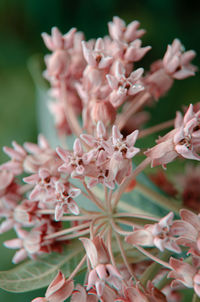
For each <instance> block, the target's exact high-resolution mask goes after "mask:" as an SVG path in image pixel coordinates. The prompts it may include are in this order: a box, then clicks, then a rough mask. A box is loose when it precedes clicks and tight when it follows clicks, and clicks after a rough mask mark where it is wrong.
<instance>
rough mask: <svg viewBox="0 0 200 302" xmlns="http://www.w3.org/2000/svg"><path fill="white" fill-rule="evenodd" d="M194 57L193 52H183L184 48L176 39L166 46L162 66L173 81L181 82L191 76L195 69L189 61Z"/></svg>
mask: <svg viewBox="0 0 200 302" xmlns="http://www.w3.org/2000/svg"><path fill="white" fill-rule="evenodd" d="M195 56H196V53H195V51H194V50H189V51H186V52H185V51H184V47H183V45H182V44H181V42H180V41H179V40H178V39H175V40H174V41H173V43H172V45H168V48H167V51H166V53H165V55H164V58H163V66H164V68H165V70H166V72H167V73H168V74H170V76H172V77H173V78H174V79H178V80H182V79H185V78H188V77H190V76H193V75H194V74H195V70H196V67H195V66H194V65H192V64H190V61H191V60H192V59H193V58H194V57H195Z"/></svg>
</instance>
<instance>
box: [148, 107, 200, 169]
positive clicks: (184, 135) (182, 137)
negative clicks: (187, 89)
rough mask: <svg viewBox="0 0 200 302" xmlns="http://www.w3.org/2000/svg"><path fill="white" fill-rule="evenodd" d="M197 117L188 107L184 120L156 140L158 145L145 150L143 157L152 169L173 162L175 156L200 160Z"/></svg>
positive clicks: (199, 132) (197, 114) (199, 135)
mask: <svg viewBox="0 0 200 302" xmlns="http://www.w3.org/2000/svg"><path fill="white" fill-rule="evenodd" d="M199 115H200V111H198V112H197V113H194V112H193V106H192V104H191V105H190V106H189V108H188V110H187V112H186V113H185V116H184V118H183V119H182V120H181V119H180V118H179V122H178V123H176V126H177V127H176V128H175V129H174V130H172V131H170V132H169V133H168V134H166V135H165V136H164V137H162V138H159V139H158V140H157V142H158V144H157V145H156V146H155V147H153V148H151V149H149V150H147V151H146V152H145V155H147V156H148V157H150V158H151V160H152V167H155V166H157V165H160V164H161V165H163V166H165V164H167V163H169V162H171V161H173V160H174V159H175V158H176V157H177V156H181V157H184V158H188V159H194V160H198V161H199V160H200V156H199V155H198V154H197V152H198V151H199V142H200V131H199Z"/></svg>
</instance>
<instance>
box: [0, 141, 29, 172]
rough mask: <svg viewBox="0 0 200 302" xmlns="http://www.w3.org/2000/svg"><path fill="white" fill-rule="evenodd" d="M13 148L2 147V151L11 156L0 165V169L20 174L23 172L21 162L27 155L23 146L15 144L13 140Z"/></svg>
mask: <svg viewBox="0 0 200 302" xmlns="http://www.w3.org/2000/svg"><path fill="white" fill-rule="evenodd" d="M12 145H13V149H12V148H10V147H3V150H4V152H5V153H6V154H7V155H8V156H10V157H11V160H10V161H8V162H6V163H5V164H3V165H1V166H0V169H3V170H9V171H11V172H12V173H13V174H14V175H20V174H22V173H23V170H24V168H23V163H24V160H25V158H26V156H27V153H26V151H25V150H24V148H23V147H21V146H20V145H19V144H17V143H16V142H15V141H13V142H12Z"/></svg>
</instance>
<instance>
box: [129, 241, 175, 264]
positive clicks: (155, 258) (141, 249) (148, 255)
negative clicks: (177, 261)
mask: <svg viewBox="0 0 200 302" xmlns="http://www.w3.org/2000/svg"><path fill="white" fill-rule="evenodd" d="M134 246H135V247H136V248H137V249H138V251H140V252H141V253H142V254H143V255H145V256H147V257H148V258H150V259H152V260H153V261H155V262H157V263H159V264H160V265H162V266H164V267H166V268H169V269H172V267H171V266H170V265H169V263H167V262H165V261H163V260H161V259H159V258H157V257H156V256H154V255H152V254H151V253H149V252H148V251H147V250H145V249H143V248H142V247H141V246H139V245H136V244H135V245H134Z"/></svg>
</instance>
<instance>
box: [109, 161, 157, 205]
mask: <svg viewBox="0 0 200 302" xmlns="http://www.w3.org/2000/svg"><path fill="white" fill-rule="evenodd" d="M150 162H151V159H150V158H149V157H147V158H145V159H144V160H143V161H142V162H141V164H140V165H138V166H137V167H136V168H135V170H134V171H133V172H132V173H131V175H130V176H128V177H127V178H126V179H125V181H124V182H123V183H122V184H121V186H120V187H119V189H118V190H117V191H116V195H115V199H114V203H113V208H115V207H116V206H117V203H118V201H119V200H120V197H121V195H122V194H123V192H124V191H125V189H126V188H127V187H128V185H129V184H130V182H131V181H132V180H133V179H135V178H136V176H137V175H138V174H139V173H140V172H142V171H143V170H144V169H145V168H146V167H147V166H148V165H149V164H150Z"/></svg>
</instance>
